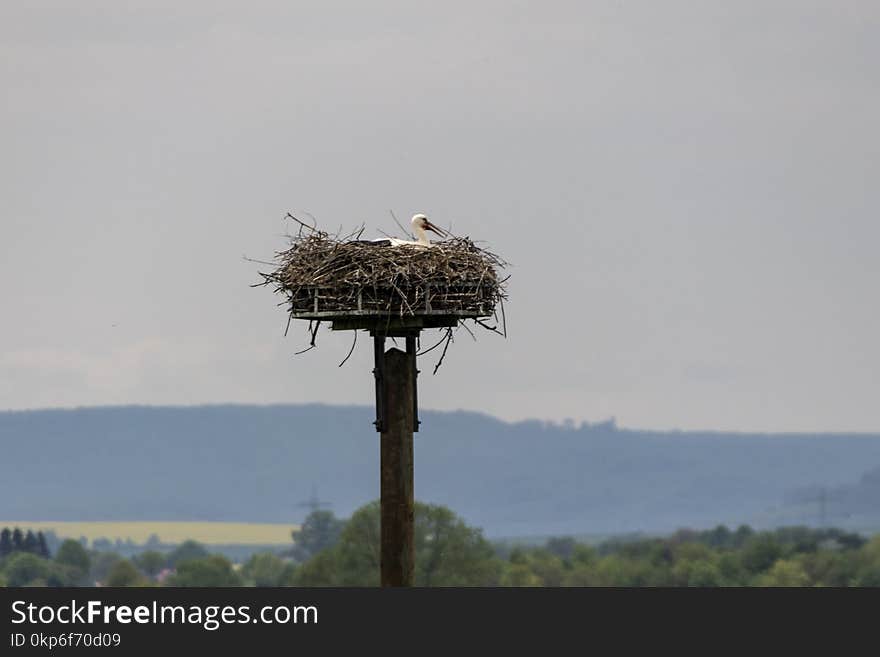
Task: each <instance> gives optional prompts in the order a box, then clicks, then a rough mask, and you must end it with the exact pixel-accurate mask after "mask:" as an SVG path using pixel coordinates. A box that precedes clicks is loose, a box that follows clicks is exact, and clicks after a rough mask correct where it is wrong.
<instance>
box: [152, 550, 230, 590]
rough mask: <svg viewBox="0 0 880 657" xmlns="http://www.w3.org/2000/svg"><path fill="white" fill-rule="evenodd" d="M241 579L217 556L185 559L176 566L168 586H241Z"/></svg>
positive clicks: (221, 557) (224, 560)
mask: <svg viewBox="0 0 880 657" xmlns="http://www.w3.org/2000/svg"><path fill="white" fill-rule="evenodd" d="M241 585H242V582H241V578H240V577H239V576H238V573H236V572H235V571H234V570H233V568H232V563H231V562H230V561H229V560H228V559H227V558H226V557H223V556H221V555H219V554H212V555H209V556H207V557H202V558H200V559H187V560H186V561H181V562H179V563H178V564H177V572H175V573H174V575H172V576H170V577H169V578H168V586H241Z"/></svg>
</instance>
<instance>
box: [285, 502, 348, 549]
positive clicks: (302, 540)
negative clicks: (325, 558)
mask: <svg viewBox="0 0 880 657" xmlns="http://www.w3.org/2000/svg"><path fill="white" fill-rule="evenodd" d="M344 526H345V521H343V520H340V519H339V518H337V517H336V516H335V515H333V512H332V511H321V510H317V511H312V512H311V513H310V514H309V515H308V517H306V519H305V521H304V522H303V524H302V525H301V526H300V528H299V529H294V530H293V531H292V532H291V533H290V535H291V537H292V538H293V543H294V545H293V549H292V550H291V554H292V555H293V558H294V559H296V560H297V561H305V560H307V559H309V558H310V557H313V556H314V555H316V554H318V552H320V551H321V550H326V549H327V548H331V547H333V546H334V545H336V543H337V541H338V540H339V536H340V534H341V533H342V528H343V527H344Z"/></svg>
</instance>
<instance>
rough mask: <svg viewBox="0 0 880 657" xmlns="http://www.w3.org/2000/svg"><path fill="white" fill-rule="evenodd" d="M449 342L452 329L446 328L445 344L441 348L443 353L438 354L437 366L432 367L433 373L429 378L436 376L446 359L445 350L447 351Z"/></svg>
mask: <svg viewBox="0 0 880 657" xmlns="http://www.w3.org/2000/svg"><path fill="white" fill-rule="evenodd" d="M450 342H452V329H451V328H448V329H446V344H445V345H444V346H443V353H442V354H440V360H438V361H437V364H436V365H434V371H433V373H432V374H431V376H433V375H434V374H437V370H439V369H440V366H441V365H442V364H443V359H444V358H446V350H447V349H449V343H450Z"/></svg>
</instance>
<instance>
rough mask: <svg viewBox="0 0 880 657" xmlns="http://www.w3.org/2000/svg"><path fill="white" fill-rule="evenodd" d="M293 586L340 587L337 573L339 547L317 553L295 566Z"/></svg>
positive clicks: (340, 583)
mask: <svg viewBox="0 0 880 657" xmlns="http://www.w3.org/2000/svg"><path fill="white" fill-rule="evenodd" d="M292 581H293V586H342V582H341V579H340V573H339V547H338V546H337V547H334V548H330V549H329V550H323V551H321V552H318V554H316V555H315V556H313V557H312V558H311V559H309V560H308V561H306V562H304V563H301V564H300V565H299V566H297V568H296V571H295V572H294V573H293V577H292Z"/></svg>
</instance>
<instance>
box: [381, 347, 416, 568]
mask: <svg viewBox="0 0 880 657" xmlns="http://www.w3.org/2000/svg"><path fill="white" fill-rule="evenodd" d="M380 340H381V342H380ZM408 341H409V340H408ZM382 343H384V339H383V338H380V337H377V338H376V357H377V363H376V364H377V370H378V371H377V376H376V379H377V380H376V386H377V392H379V393H380V395H377V403H379V404H381V408H378V409H377V411H378V413H377V419H376V425H377V426H376V428H377V429H378V430H379V431H381V471H382V472H381V486H380V489H381V503H380V504H381V509H382V510H381V517H382V520H381V523H382V529H381V535H382V547H381V570H382V576H381V582H382V586H412V585H413V580H414V574H415V544H414V540H413V539H414V526H413V525H414V515H415V508H414V497H413V429H414V428H415V384H416V382H415V376H416V370H415V365H414V362H415V361H414V359H415V350H414V348H411V349H408V350H407V352H403V351H400V350H399V349H394V348H391V349H389V350H388V351H385V352H384V353H382V356H381V363H380V362H378V359H379V353H380V349H382V346H381V344H382ZM408 346H409V345H408ZM380 396H381V399H379V398H378V397H380Z"/></svg>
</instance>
